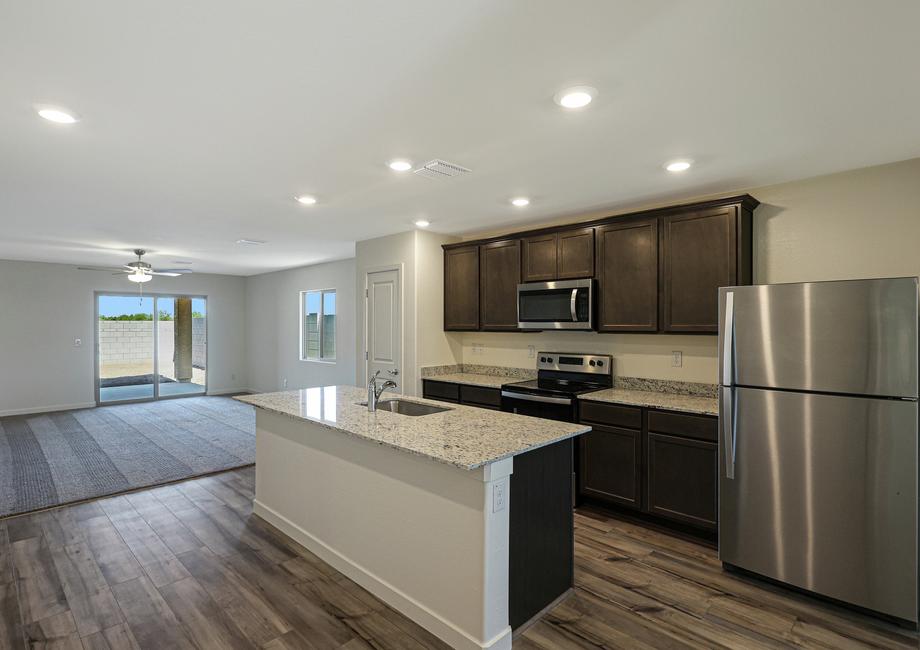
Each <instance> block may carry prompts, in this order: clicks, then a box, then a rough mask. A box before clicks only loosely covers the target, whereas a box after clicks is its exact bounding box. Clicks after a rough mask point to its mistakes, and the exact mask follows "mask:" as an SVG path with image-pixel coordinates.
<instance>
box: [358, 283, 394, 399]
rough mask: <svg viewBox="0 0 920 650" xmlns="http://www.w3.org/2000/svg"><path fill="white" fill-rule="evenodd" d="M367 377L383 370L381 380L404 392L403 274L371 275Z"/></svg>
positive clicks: (368, 307) (368, 292) (368, 310)
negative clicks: (401, 293) (400, 275)
mask: <svg viewBox="0 0 920 650" xmlns="http://www.w3.org/2000/svg"><path fill="white" fill-rule="evenodd" d="M366 286H367V299H366V300H367V303H366V304H367V309H366V318H367V330H366V331H367V335H366V341H365V344H366V350H365V352H366V356H367V377H368V379H369V378H370V377H372V376H373V374H374V373H375V372H377V371H378V370H379V371H380V379H381V380H384V379H389V380H391V381H394V382H396V384H397V386H398V388H396V389H391V390H393V391H394V392H397V393H402V392H403V390H402V383H403V382H402V379H403V373H402V367H401V366H402V299H401V296H400V282H399V271H398V270H396V269H392V270H385V271H375V272H372V273H368V274H367V284H366Z"/></svg>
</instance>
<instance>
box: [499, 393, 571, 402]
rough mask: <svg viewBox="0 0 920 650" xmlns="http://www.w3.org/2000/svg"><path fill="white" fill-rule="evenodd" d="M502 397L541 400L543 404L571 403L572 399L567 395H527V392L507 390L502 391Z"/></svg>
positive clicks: (527, 400) (529, 400)
mask: <svg viewBox="0 0 920 650" xmlns="http://www.w3.org/2000/svg"><path fill="white" fill-rule="evenodd" d="M502 397H508V398H510V399H522V400H524V401H525V402H543V403H544V404H571V403H572V400H570V399H569V398H568V397H544V396H542V395H529V394H527V393H513V392H511V391H508V390H503V391H502Z"/></svg>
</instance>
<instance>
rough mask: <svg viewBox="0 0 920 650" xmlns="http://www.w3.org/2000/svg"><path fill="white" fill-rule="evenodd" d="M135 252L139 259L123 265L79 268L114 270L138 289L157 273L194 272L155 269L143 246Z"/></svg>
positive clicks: (164, 274) (178, 273)
mask: <svg viewBox="0 0 920 650" xmlns="http://www.w3.org/2000/svg"><path fill="white" fill-rule="evenodd" d="M134 254H135V255H137V261H136V262H128V263H127V264H125V265H124V266H122V267H117V266H113V267H100V266H79V267H77V268H78V269H79V270H81V271H114V272H115V275H125V277H127V278H128V280H129V281H130V282H134V283H136V284H137V285H138V289H140V288H141V286H140V285H142V284H144V283H145V282H150V281H151V280H152V279H153V276H155V275H161V276H163V277H167V278H176V277H179V276H180V275H185V274H187V273H191V272H192V270H191V269H155V268H153V267H152V266H151V265H150V264H148V263H147V262H145V261H144V260H143V257H144V255H146V254H147V251H146V250H145V249H143V248H136V249H134Z"/></svg>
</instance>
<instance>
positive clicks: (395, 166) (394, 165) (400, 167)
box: [387, 160, 412, 172]
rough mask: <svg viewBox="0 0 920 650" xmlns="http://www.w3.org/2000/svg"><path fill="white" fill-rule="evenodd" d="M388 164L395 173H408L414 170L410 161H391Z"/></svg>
mask: <svg viewBox="0 0 920 650" xmlns="http://www.w3.org/2000/svg"><path fill="white" fill-rule="evenodd" d="M387 164H388V165H389V167H390V169H392V170H393V171H394V172H407V171H409V170H410V169H412V163H410V162H409V161H408V160H391V161H390V162H389V163H387Z"/></svg>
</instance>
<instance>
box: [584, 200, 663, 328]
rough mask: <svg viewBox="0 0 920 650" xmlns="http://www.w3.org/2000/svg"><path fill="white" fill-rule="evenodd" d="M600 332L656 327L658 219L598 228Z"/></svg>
mask: <svg viewBox="0 0 920 650" xmlns="http://www.w3.org/2000/svg"><path fill="white" fill-rule="evenodd" d="M597 277H598V294H599V298H600V302H599V305H598V311H597V313H598V318H597V329H598V331H601V332H655V331H657V330H658V219H657V218H654V217H653V218H651V219H632V220H624V221H623V222H622V223H617V222H615V223H612V224H609V225H606V226H601V227H599V228H598V229H597Z"/></svg>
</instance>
